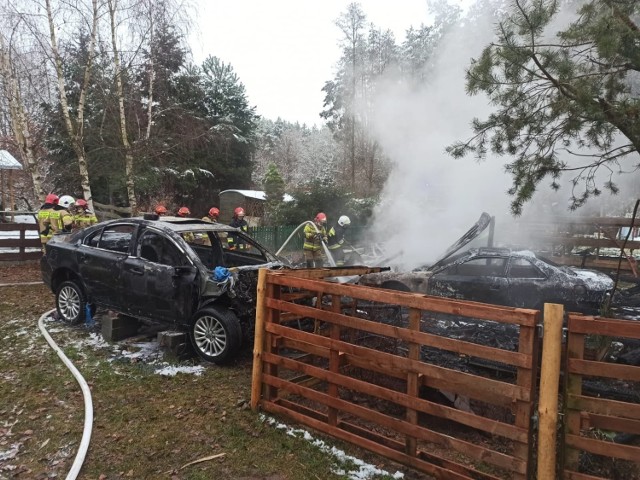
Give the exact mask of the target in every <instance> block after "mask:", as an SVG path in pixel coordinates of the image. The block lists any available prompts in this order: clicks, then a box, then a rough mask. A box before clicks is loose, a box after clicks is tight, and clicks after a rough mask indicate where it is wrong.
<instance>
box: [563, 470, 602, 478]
mask: <svg viewBox="0 0 640 480" xmlns="http://www.w3.org/2000/svg"><path fill="white" fill-rule="evenodd" d="M562 478H563V479H564V480H606V479H604V478H602V477H594V476H593V475H587V474H586V473H580V472H574V471H572V470H565V471H564V475H563V476H562Z"/></svg>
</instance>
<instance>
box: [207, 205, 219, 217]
mask: <svg viewBox="0 0 640 480" xmlns="http://www.w3.org/2000/svg"><path fill="white" fill-rule="evenodd" d="M218 215H220V210H218V209H217V208H216V207H211V208H210V209H209V216H210V217H217V216H218Z"/></svg>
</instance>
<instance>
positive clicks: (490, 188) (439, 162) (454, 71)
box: [372, 12, 633, 269]
mask: <svg viewBox="0 0 640 480" xmlns="http://www.w3.org/2000/svg"><path fill="white" fill-rule="evenodd" d="M572 14H573V12H572ZM568 20H569V17H568V16H566V15H564V16H559V18H558V19H557V21H556V22H555V24H554V25H553V26H551V27H550V29H549V30H550V32H557V31H558V30H559V27H560V26H561V25H559V24H558V23H559V22H560V23H561V24H562V25H566V24H567V23H568ZM495 22H496V17H495V16H493V15H488V16H487V17H486V18H484V19H480V20H477V21H476V22H473V23H467V24H466V25H461V26H459V27H457V28H456V29H454V30H452V31H451V32H450V33H449V34H448V35H447V37H446V38H445V39H444V40H443V42H442V43H441V46H440V48H439V49H438V52H437V54H438V56H437V58H436V60H435V66H434V67H433V68H432V69H431V72H432V76H431V78H430V79H429V82H428V84H427V85H425V86H424V87H423V88H421V89H420V90H417V91H415V90H414V91H411V90H409V89H408V88H407V87H400V86H399V85H401V84H400V83H399V82H397V81H396V80H395V79H391V78H389V79H388V81H387V84H386V87H387V88H381V89H380V91H379V92H380V93H379V96H378V97H377V101H376V114H375V118H374V128H375V135H376V137H377V139H378V141H379V142H380V145H381V146H382V148H383V149H384V151H385V152H386V153H387V154H388V155H389V157H390V158H391V159H392V161H393V162H394V168H393V170H392V172H391V174H390V176H389V179H388V180H387V183H386V184H385V186H384V189H383V193H382V202H381V206H380V208H379V209H378V210H377V211H376V214H375V216H374V219H373V227H372V235H373V237H374V238H376V239H377V240H378V241H380V242H384V243H385V244H386V245H387V253H388V254H389V255H390V256H394V257H395V256H396V255H397V254H398V253H399V252H400V251H402V255H400V256H397V257H396V259H395V260H394V261H390V262H388V263H389V264H391V265H393V266H396V267H399V268H403V269H408V268H414V267H416V266H420V265H425V264H430V263H432V262H433V261H435V260H437V257H438V256H440V254H442V253H443V252H444V251H445V250H446V248H447V247H448V246H450V245H451V244H452V243H453V242H455V241H456V240H457V239H458V238H459V237H460V236H461V235H462V234H463V233H464V232H465V231H467V229H469V227H470V226H471V225H473V224H474V222H475V221H476V220H478V218H479V217H480V215H481V213H482V212H483V211H486V212H488V213H489V214H491V215H493V216H495V217H496V237H497V239H498V243H503V244H509V240H510V238H509V237H510V236H511V237H512V239H514V238H515V237H514V236H513V235H512V233H513V232H514V228H515V227H514V223H515V219H514V218H513V217H512V215H511V213H510V203H511V200H512V198H511V197H510V196H509V195H508V193H507V190H508V189H509V188H510V187H511V185H512V179H511V176H510V175H508V174H507V173H506V172H505V168H504V165H505V164H506V163H508V162H509V161H510V159H509V158H508V157H495V156H492V155H491V154H490V153H489V154H488V155H487V159H486V160H485V161H483V162H480V163H478V162H476V161H475V160H474V159H473V158H472V157H471V156H467V157H464V158H462V159H457V160H456V159H453V158H452V157H451V156H449V155H448V154H447V153H446V152H445V148H446V147H447V146H449V145H451V144H452V143H454V142H455V141H456V140H465V139H469V138H470V137H471V135H472V133H473V132H472V129H471V126H470V122H471V120H472V119H473V118H475V117H477V118H480V119H485V118H486V117H487V116H488V115H489V113H490V112H491V111H492V107H491V105H489V101H488V99H487V97H485V96H484V95H476V96H468V95H467V94H466V92H465V70H466V69H467V68H468V67H469V65H470V63H471V59H472V58H477V57H478V56H479V55H480V53H481V51H482V49H483V48H484V47H485V46H487V45H488V44H489V43H490V42H491V41H492V40H493V38H494V37H493V32H494V29H495ZM565 180H566V181H568V179H565ZM616 180H620V181H622V180H625V178H623V177H620V178H617V179H616ZM550 183H551V180H549V181H544V182H543V183H542V184H540V185H539V188H538V191H537V193H536V194H535V195H534V199H533V201H531V202H529V203H527V204H525V206H524V209H523V218H524V217H527V216H532V215H536V216H540V215H542V214H545V215H547V214H549V215H556V216H557V215H558V214H562V215H569V214H570V212H569V210H568V206H569V202H568V201H569V197H570V196H571V188H570V187H569V186H567V185H564V186H563V187H562V188H561V190H560V191H559V192H553V191H552V190H551V189H550V188H549V184H550ZM624 183H628V182H624ZM623 194H624V192H623ZM609 197H610V195H608V194H603V195H602V196H601V197H600V198H598V199H594V200H593V201H591V203H590V207H589V209H588V210H589V212H590V213H591V214H593V213H596V214H597V215H602V214H604V212H603V211H602V210H603V208H602V205H603V202H606V199H607V198H609ZM632 198H633V197H632ZM586 211H587V209H586V208H585V209H584V213H582V214H585V213H586ZM541 220H542V219H541V218H538V221H541ZM485 241H486V237H485ZM485 245H486V243H485Z"/></svg>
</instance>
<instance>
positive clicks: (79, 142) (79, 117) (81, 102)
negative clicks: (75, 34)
mask: <svg viewBox="0 0 640 480" xmlns="http://www.w3.org/2000/svg"><path fill="white" fill-rule="evenodd" d="M45 5H46V10H47V20H48V24H49V34H50V42H51V43H50V48H51V54H52V57H53V62H54V66H55V72H56V77H57V81H58V94H59V99H60V107H61V114H62V118H63V120H64V125H65V129H66V131H67V134H68V135H69V139H70V142H71V147H72V148H73V151H74V152H75V154H76V157H77V160H78V168H79V171H80V185H81V187H82V193H83V196H84V198H85V200H86V201H87V203H88V204H89V207H90V208H91V209H92V210H93V196H92V194H91V183H90V181H89V170H88V168H87V156H86V152H85V148H84V141H83V137H84V107H85V101H86V97H87V90H88V88H89V80H90V78H91V67H92V64H93V56H94V52H95V48H96V37H97V34H98V16H99V7H98V0H91V16H90V18H89V20H90V30H89V31H90V33H89V50H88V54H87V61H86V63H85V66H84V72H83V78H82V84H81V86H80V95H79V99H78V104H77V105H76V112H77V113H76V116H75V118H71V113H70V110H69V100H68V98H67V92H66V85H65V78H64V71H63V61H62V55H61V54H60V50H59V47H58V38H57V35H56V24H55V20H54V14H53V8H52V5H51V0H45Z"/></svg>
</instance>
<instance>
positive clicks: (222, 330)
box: [189, 307, 242, 364]
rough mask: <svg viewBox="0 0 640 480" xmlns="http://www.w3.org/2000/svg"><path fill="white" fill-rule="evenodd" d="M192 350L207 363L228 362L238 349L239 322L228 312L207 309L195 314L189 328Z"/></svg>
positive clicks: (240, 336)
mask: <svg viewBox="0 0 640 480" xmlns="http://www.w3.org/2000/svg"><path fill="white" fill-rule="evenodd" d="M189 336H190V338H191V344H192V345H193V348H194V350H195V351H196V353H197V354H198V356H199V357H200V358H202V359H203V360H206V361H207V362H212V363H216V364H223V363H226V362H228V361H229V360H230V359H231V358H232V357H233V356H234V355H235V354H236V353H238V350H239V348H240V344H241V343H242V329H241V327H240V321H239V320H238V318H237V317H236V316H235V314H234V313H233V312H231V311H229V310H223V309H221V308H216V307H209V308H205V309H202V310H200V311H199V312H197V313H196V315H195V317H194V321H193V323H192V324H191V327H190V328H189Z"/></svg>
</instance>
